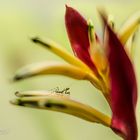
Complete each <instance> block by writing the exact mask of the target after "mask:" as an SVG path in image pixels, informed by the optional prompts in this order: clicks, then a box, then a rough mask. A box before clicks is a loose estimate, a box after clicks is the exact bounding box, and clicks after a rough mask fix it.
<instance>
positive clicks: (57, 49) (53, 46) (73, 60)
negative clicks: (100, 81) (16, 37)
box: [32, 38, 92, 72]
mask: <svg viewBox="0 0 140 140" xmlns="http://www.w3.org/2000/svg"><path fill="white" fill-rule="evenodd" d="M32 40H33V42H35V43H37V44H40V45H42V46H43V47H45V48H46V49H48V50H50V51H51V52H53V53H55V54H56V55H58V56H60V57H61V58H63V59H64V60H65V61H67V62H68V63H70V64H72V65H75V66H78V67H80V68H82V69H84V70H85V71H88V72H92V71H91V70H90V68H89V67H88V66H87V65H86V64H85V63H83V62H82V61H81V60H80V59H78V58H77V57H75V56H73V55H72V54H71V53H69V52H68V51H66V50H65V49H64V47H61V46H60V45H59V44H57V43H55V42H53V41H51V40H50V39H46V41H42V40H40V39H39V38H33V39H32Z"/></svg>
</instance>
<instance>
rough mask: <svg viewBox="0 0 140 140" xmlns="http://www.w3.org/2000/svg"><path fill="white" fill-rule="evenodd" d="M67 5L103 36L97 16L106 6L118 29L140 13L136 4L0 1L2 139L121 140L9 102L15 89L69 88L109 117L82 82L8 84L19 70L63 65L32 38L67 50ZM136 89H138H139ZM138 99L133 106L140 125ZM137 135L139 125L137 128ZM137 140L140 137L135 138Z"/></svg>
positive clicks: (53, 79)
mask: <svg viewBox="0 0 140 140" xmlns="http://www.w3.org/2000/svg"><path fill="white" fill-rule="evenodd" d="M65 4H68V5H70V6H72V7H74V8H76V9H77V10H79V11H80V12H81V13H82V14H83V15H84V16H85V17H87V19H88V18H91V19H92V20H93V22H94V25H95V28H96V31H97V32H98V33H99V34H101V31H102V30H101V24H100V19H99V15H98V13H97V11H96V7H97V6H104V7H105V8H106V10H107V11H108V13H110V14H112V15H114V17H115V18H114V19H115V23H116V28H118V29H119V27H120V26H121V24H122V23H123V22H124V21H125V19H126V18H127V17H128V16H130V15H131V14H133V13H134V12H136V11H138V10H140V3H139V1H138V0H137V1H136V0H123V2H122V1H121V0H106V1H103V0H59V1H58V0H0V140H25V139H26V140H120V139H121V138H119V137H118V136H116V135H115V134H114V133H113V132H112V131H111V130H110V129H108V128H106V127H104V126H102V125H98V124H92V123H89V122H86V121H84V120H81V119H78V118H76V117H73V116H69V115H66V114H61V113H56V112H51V111H46V110H36V109H30V108H22V107H17V106H12V105H11V104H10V103H9V100H11V99H12V98H14V92H15V91H17V90H19V91H23V90H40V89H42V90H43V89H52V88H55V87H57V86H58V87H60V88H61V89H63V88H66V87H70V92H71V96H72V97H73V98H75V99H77V100H78V101H81V102H83V103H87V104H89V105H91V106H93V107H95V108H97V109H99V110H100V111H102V112H104V113H106V114H109V115H110V114H111V113H110V110H109V107H108V105H107V103H106V101H105V100H104V98H103V97H102V96H101V94H100V93H99V92H98V91H97V90H96V89H95V88H94V87H93V86H92V85H91V84H90V83H89V82H86V81H76V80H73V79H70V78H67V77H62V76H44V77H36V78H32V79H28V80H25V81H21V82H18V83H12V82H11V78H12V76H13V75H14V72H15V71H16V70H17V69H19V68H20V67H22V66H24V65H27V64H30V63H34V62H40V61H46V60H57V61H63V60H61V59H60V58H58V57H57V56H55V55H54V54H52V53H50V52H48V51H47V50H45V49H44V48H41V47H39V46H37V45H35V44H33V43H32V42H31V41H30V37H34V36H39V37H49V38H51V39H53V40H55V41H57V42H59V43H60V44H62V45H63V46H64V47H66V49H67V50H68V51H71V49H70V44H69V42H68V38H67V35H66V30H65V26H64V13H65ZM139 38H140V33H138V37H137V39H136V49H135V57H134V62H135V68H136V73H137V79H138V85H140V84H139V83H140V61H139V59H140V46H139V45H140V39H139ZM139 88H140V86H139ZM139 116H140V100H139V102H138V106H137V118H138V125H139V124H140V119H139ZM139 133H140V125H139ZM139 140H140V138H139Z"/></svg>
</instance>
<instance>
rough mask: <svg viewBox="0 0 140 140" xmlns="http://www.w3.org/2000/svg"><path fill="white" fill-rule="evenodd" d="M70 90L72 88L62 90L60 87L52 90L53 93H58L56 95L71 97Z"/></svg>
mask: <svg viewBox="0 0 140 140" xmlns="http://www.w3.org/2000/svg"><path fill="white" fill-rule="evenodd" d="M69 89H70V88H64V89H62V90H60V89H59V87H56V88H54V89H51V92H52V93H56V94H61V95H63V94H66V95H70V92H69Z"/></svg>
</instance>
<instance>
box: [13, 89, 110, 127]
mask: <svg viewBox="0 0 140 140" xmlns="http://www.w3.org/2000/svg"><path fill="white" fill-rule="evenodd" d="M28 92H29V93H28V94H30V91H28ZM21 94H22V93H21ZM24 94H25V93H24ZM31 94H32V93H31ZM44 94H45V93H44ZM11 103H12V104H14V105H20V106H26V107H33V108H38V109H47V110H52V111H58V112H63V113H67V114H71V115H73V116H76V117H79V118H81V119H84V120H87V121H90V122H96V123H101V124H103V125H105V126H107V127H110V125H111V119H110V117H108V116H107V115H105V114H103V113H101V112H99V111H98V110H96V109H94V108H92V107H90V106H88V105H85V104H82V103H80V102H77V101H74V100H72V99H70V98H65V97H60V96H57V97H56V96H50V95H48V93H46V96H34V97H21V98H17V99H14V100H12V101H11Z"/></svg>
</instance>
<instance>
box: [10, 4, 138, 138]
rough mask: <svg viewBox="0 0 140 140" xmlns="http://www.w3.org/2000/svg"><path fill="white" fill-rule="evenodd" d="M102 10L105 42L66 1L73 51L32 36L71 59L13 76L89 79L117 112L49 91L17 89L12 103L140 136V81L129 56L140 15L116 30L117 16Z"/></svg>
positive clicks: (132, 135)
mask: <svg viewBox="0 0 140 140" xmlns="http://www.w3.org/2000/svg"><path fill="white" fill-rule="evenodd" d="M99 13H100V16H101V19H102V21H103V25H104V38H103V42H102V43H101V41H100V39H99V37H98V35H97V34H96V33H95V31H94V26H93V25H92V22H91V21H90V20H89V21H86V20H85V18H84V17H83V16H82V15H81V14H80V13H79V12H77V11H76V10H75V9H73V8H71V7H68V6H66V14H65V24H66V29H67V33H68V37H69V40H70V43H71V47H72V49H73V52H74V56H73V55H72V54H70V53H69V52H67V51H66V50H65V49H64V48H63V47H61V46H60V45H58V44H57V43H55V42H53V41H51V40H49V39H48V40H46V41H42V40H40V39H39V38H33V39H32V41H33V42H34V43H37V44H40V45H42V46H43V47H45V48H47V49H48V50H50V51H52V52H53V53H55V54H56V55H58V56H60V57H61V58H63V59H64V60H65V61H66V62H68V63H69V64H63V63H58V62H45V63H39V64H34V65H30V66H27V67H25V68H23V69H21V70H19V71H18V72H17V73H16V75H15V77H14V80H15V81H18V80H21V79H25V78H29V77H32V76H36V75H46V74H60V75H65V76H68V77H71V78H74V79H78V80H88V81H90V82H91V83H92V84H93V85H94V86H95V87H96V88H98V89H99V90H100V91H101V92H102V94H103V96H104V97H105V99H106V100H107V102H108V104H109V105H110V108H111V110H112V116H111V117H109V116H107V115H106V114H103V113H102V112H100V111H98V110H96V109H94V108H93V107H91V106H88V105H86V104H83V103H80V102H77V101H75V100H73V99H71V98H70V97H67V96H63V95H60V94H52V93H50V91H25V92H16V96H17V97H18V98H16V99H14V100H12V101H11V103H12V104H15V105H21V106H28V107H35V108H40V109H48V110H54V111H59V112H64V113H67V114H71V115H74V116H77V117H79V118H82V119H84V120H87V121H90V122H96V123H101V124H103V125H105V126H107V127H109V128H111V129H112V130H113V131H114V132H115V133H117V134H118V135H120V136H121V137H123V138H124V140H137V135H138V134H137V122H136V114H135V110H136V103H137V82H136V77H135V71H134V67H133V62H132V60H131V58H130V57H131V52H130V51H128V49H127V46H132V45H133V40H134V38H133V37H134V35H135V32H136V30H137V28H138V25H139V22H140V18H139V15H135V16H133V18H130V19H129V20H128V21H127V22H126V23H125V24H124V26H123V27H122V28H121V30H120V31H119V32H118V33H116V31H115V29H114V26H113V25H114V23H113V21H112V20H107V16H106V14H103V13H104V12H103V11H100V12H99ZM134 17H135V18H134ZM128 40H129V41H130V40H131V43H130V42H129V44H127V41H128ZM126 44H127V45H126ZM56 93H57V92H56Z"/></svg>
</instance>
